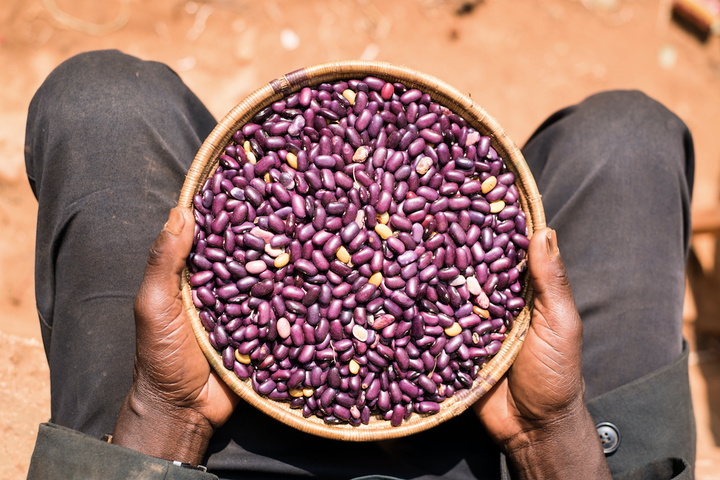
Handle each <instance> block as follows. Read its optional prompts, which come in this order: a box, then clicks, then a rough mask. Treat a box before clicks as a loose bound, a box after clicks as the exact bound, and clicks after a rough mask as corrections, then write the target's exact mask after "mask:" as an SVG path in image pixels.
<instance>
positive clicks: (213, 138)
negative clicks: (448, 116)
mask: <svg viewBox="0 0 720 480" xmlns="http://www.w3.org/2000/svg"><path fill="white" fill-rule="evenodd" d="M369 75H372V76H376V77H379V78H382V79H384V80H386V81H390V82H401V83H403V84H404V85H405V86H406V87H408V88H417V89H419V90H421V91H423V92H426V93H430V94H431V96H432V99H433V101H435V102H438V103H440V104H441V105H444V106H446V107H448V108H449V109H450V110H452V111H453V112H454V113H457V114H459V115H461V116H462V117H464V118H465V119H466V120H467V122H468V124H469V125H471V126H473V127H474V128H476V129H477V130H478V131H479V132H480V133H481V134H483V135H487V136H489V137H490V138H491V145H492V147H493V148H494V149H495V150H496V151H497V152H498V154H499V155H500V156H501V157H502V158H503V160H504V161H505V163H506V165H507V167H508V168H509V169H510V170H511V171H512V172H513V173H514V174H515V176H516V186H517V188H518V190H519V192H520V204H521V206H522V209H523V210H524V211H525V213H526V215H527V227H528V232H529V235H532V233H533V231H535V230H537V229H539V228H543V227H544V226H545V216H544V212H543V209H542V203H541V201H540V195H539V193H538V191H537V186H536V184H535V181H534V179H533V177H532V174H531V173H530V170H529V168H528V166H527V164H526V163H525V159H524V158H523V156H522V154H521V153H520V150H519V149H518V148H517V146H516V145H515V144H514V143H513V141H512V140H510V138H509V137H508V136H507V135H506V134H505V132H504V131H503V130H502V128H501V127H500V125H499V124H498V123H497V122H496V121H495V120H494V119H493V118H491V117H490V116H489V115H488V114H487V113H486V112H485V111H484V110H483V109H482V108H481V107H480V106H479V105H477V104H475V103H474V102H473V101H472V100H471V99H470V98H469V97H467V96H466V95H464V94H462V93H461V92H460V91H458V90H457V89H455V88H453V87H451V86H450V85H448V84H447V83H445V82H443V81H441V80H438V79H437V78H435V77H432V76H430V75H426V74H423V73H420V72H417V71H415V70H411V69H409V68H406V67H402V66H397V65H392V64H389V63H382V62H370V61H342V62H331V63H325V64H320V65H316V66H312V67H308V68H303V69H300V70H296V71H294V72H291V73H289V74H287V75H284V76H282V77H280V78H277V79H275V80H273V81H271V82H270V83H268V84H267V85H265V86H263V87H261V88H259V89H258V90H256V91H255V92H253V93H252V94H250V95H249V96H248V97H247V98H246V99H244V100H243V101H242V102H240V103H239V104H238V105H237V106H235V108H233V109H232V110H231V111H230V112H229V113H228V114H227V115H226V116H225V117H224V118H223V119H222V120H221V121H220V123H219V124H218V125H217V127H215V129H214V130H213V131H212V133H210V135H209V136H208V138H207V139H206V140H205V142H204V143H203V145H202V146H201V147H200V150H199V151H198V153H197V155H196V157H195V160H194V161H193V163H192V166H191V167H190V171H189V172H188V175H187V178H186V180H185V184H184V185H183V188H182V191H181V194H180V200H179V202H178V205H179V206H182V207H186V208H192V202H193V196H194V195H195V194H196V193H198V192H199V191H200V189H201V187H202V185H203V183H204V181H205V180H206V178H207V177H208V176H210V175H212V174H213V173H214V171H215V169H216V167H217V165H218V156H219V155H220V154H221V153H222V152H223V150H224V148H225V146H227V145H228V144H229V143H230V142H231V140H232V135H233V133H234V132H235V131H236V130H237V129H238V128H240V127H242V126H243V125H244V124H245V123H247V122H248V121H250V120H251V119H252V117H253V116H254V115H255V113H257V112H258V111H260V110H261V109H263V108H265V107H267V106H268V105H270V104H272V103H273V102H275V101H278V100H280V99H282V98H283V97H286V96H288V95H290V94H292V93H294V92H297V91H299V90H300V89H301V88H303V87H305V86H313V85H318V84H320V83H324V82H334V81H339V80H348V79H351V78H358V79H363V78H365V77H366V76H369ZM187 278H188V272H187V270H186V271H185V275H183V285H182V295H183V302H184V305H185V309H186V311H187V313H188V316H189V318H190V321H191V323H192V327H193V330H194V332H195V336H196V338H197V341H198V343H199V344H200V347H201V348H202V350H203V352H204V353H205V356H206V357H207V359H208V361H209V362H210V364H211V365H212V367H213V368H214V369H215V371H216V372H217V373H218V374H219V375H220V377H221V378H222V379H223V380H224V381H225V382H226V383H227V384H228V385H229V386H230V387H231V388H232V389H233V390H234V391H235V393H237V394H238V395H239V396H240V397H241V398H243V399H244V400H245V401H246V402H248V403H250V404H251V405H253V406H255V407H256V408H258V409H260V410H261V411H263V412H264V413H266V414H268V415H270V416H271V417H273V418H275V419H277V420H279V421H281V422H283V423H285V424H287V425H290V426H292V427H294V428H297V429H299V430H301V431H303V432H306V433H311V434H314V435H319V436H322V437H327V438H331V439H335V440H346V441H375V440H385V439H390V438H397V437H402V436H405V435H410V434H413V433H417V432H420V431H422V430H426V429H428V428H431V427H433V426H435V425H438V424H440V423H442V422H444V421H446V420H448V419H450V418H452V417H455V416H457V415H459V414H461V413H462V412H463V411H464V410H465V409H467V408H468V407H469V406H471V405H472V404H473V403H475V402H476V401H477V400H478V399H479V398H480V397H482V396H483V395H484V394H485V393H486V392H487V391H488V390H490V389H491V388H492V387H493V385H495V383H497V382H498V381H499V380H500V378H501V377H502V376H503V374H504V373H505V372H506V371H507V369H508V368H509V367H510V365H512V363H513V361H514V360H515V357H516V356H517V354H518V352H519V350H520V348H521V347H522V344H523V341H524V339H525V335H526V333H527V331H528V327H529V324H530V316H531V311H532V305H533V304H532V291H531V289H530V288H528V287H527V286H526V288H525V290H524V292H523V296H524V299H525V302H526V306H525V308H524V309H523V310H522V311H521V313H520V314H519V315H518V316H517V318H516V319H515V322H514V324H513V327H512V329H511V330H510V331H509V332H508V335H507V338H506V339H505V341H504V342H503V344H502V348H501V349H500V351H499V352H498V353H497V354H496V355H495V356H494V357H493V358H492V359H491V360H490V361H489V362H487V363H486V364H485V365H484V367H483V368H482V370H481V371H480V373H479V374H478V376H477V378H476V379H475V382H474V384H473V387H472V388H471V389H468V390H461V391H458V392H456V394H455V396H453V397H451V398H449V399H447V400H445V401H444V402H443V403H442V404H441V408H440V412H439V413H437V414H435V415H422V414H418V413H413V414H412V415H411V416H410V418H409V419H408V420H406V421H404V422H403V423H402V425H400V426H398V427H393V426H392V425H391V424H390V422H389V421H386V420H382V419H378V418H375V417H373V418H372V419H371V421H370V423H369V424H368V425H360V426H352V425H349V424H340V425H328V424H326V423H325V422H324V421H323V420H322V419H320V418H317V417H315V416H311V417H310V418H305V417H303V415H302V409H298V410H294V409H291V408H290V407H289V404H287V403H284V402H277V401H273V400H270V399H268V398H266V397H263V396H260V395H258V394H257V393H255V391H254V390H253V389H252V386H251V384H250V382H249V381H242V380H240V379H238V378H237V376H236V375H235V374H234V372H231V371H228V370H226V369H225V368H224V366H223V362H222V358H221V356H220V354H219V353H218V352H217V351H216V350H215V349H214V348H213V347H212V346H211V344H210V341H209V339H208V335H207V332H206V331H205V329H204V327H203V325H202V322H201V321H200V318H199V316H198V312H197V310H196V309H195V306H194V305H193V301H192V296H191V291H190V286H189V284H188V283H187Z"/></svg>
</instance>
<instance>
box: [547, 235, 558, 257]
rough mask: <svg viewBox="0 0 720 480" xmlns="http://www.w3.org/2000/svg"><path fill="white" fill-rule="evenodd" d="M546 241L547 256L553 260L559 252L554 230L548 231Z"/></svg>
mask: <svg viewBox="0 0 720 480" xmlns="http://www.w3.org/2000/svg"><path fill="white" fill-rule="evenodd" d="M545 240H546V244H545V245H546V247H547V254H548V257H549V258H551V259H552V258H554V257H555V256H556V255H557V254H558V253H560V251H559V250H558V246H557V234H556V233H555V230H548V232H547V237H545Z"/></svg>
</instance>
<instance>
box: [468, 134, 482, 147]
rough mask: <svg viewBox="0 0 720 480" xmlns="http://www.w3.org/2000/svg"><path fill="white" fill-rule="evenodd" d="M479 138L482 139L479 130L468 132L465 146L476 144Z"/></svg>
mask: <svg viewBox="0 0 720 480" xmlns="http://www.w3.org/2000/svg"><path fill="white" fill-rule="evenodd" d="M478 140H480V134H479V133H478V132H468V136H467V140H466V141H465V146H466V147H469V146H470V145H475V144H476V143H477V142H478Z"/></svg>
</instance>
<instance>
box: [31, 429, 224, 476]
mask: <svg viewBox="0 0 720 480" xmlns="http://www.w3.org/2000/svg"><path fill="white" fill-rule="evenodd" d="M27 478H28V479H29V480H41V479H42V480H77V479H80V478H82V479H87V480H91V479H98V480H101V479H102V480H127V479H136V480H213V479H214V480H217V477H216V476H215V475H212V474H209V473H205V472H202V471H200V470H195V469H191V468H184V467H179V466H176V465H173V463H172V462H168V461H166V460H160V459H158V458H153V457H149V456H147V455H143V454H142V453H140V452H136V451H135V450H130V449H129V448H125V447H121V446H118V445H113V444H110V443H106V442H102V441H100V440H97V439H95V438H92V437H88V436H87V435H84V434H82V433H79V432H76V431H75V430H72V429H69V428H66V427H61V426H59V425H52V424H48V423H43V424H41V425H40V429H39V430H38V438H37V442H36V444H35V451H34V452H33V456H32V459H31V461H30V469H29V471H28V477H27Z"/></svg>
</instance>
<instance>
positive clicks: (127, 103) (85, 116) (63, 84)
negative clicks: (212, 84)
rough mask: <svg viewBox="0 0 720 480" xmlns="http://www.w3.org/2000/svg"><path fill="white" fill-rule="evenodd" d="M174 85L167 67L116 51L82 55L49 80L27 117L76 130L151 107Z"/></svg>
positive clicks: (63, 66)
mask: <svg viewBox="0 0 720 480" xmlns="http://www.w3.org/2000/svg"><path fill="white" fill-rule="evenodd" d="M177 82H180V79H179V77H178V76H177V75H176V74H175V73H174V72H173V71H172V70H170V69H169V68H168V67H167V66H165V65H163V64H160V63H156V62H148V61H143V60H140V59H138V58H136V57H133V56H130V55H126V54H124V53H122V52H120V51H118V50H99V51H92V52H86V53H81V54H79V55H76V56H74V57H72V58H70V59H68V60H66V61H65V62H63V63H62V64H60V65H59V66H58V67H57V68H55V70H53V72H52V73H51V74H50V75H49V76H48V77H47V79H46V80H45V82H44V83H43V84H42V86H41V87H40V89H39V90H38V91H37V93H36V94H35V97H34V98H33V102H32V104H31V109H30V116H31V117H32V115H34V114H39V115H49V116H51V118H53V120H54V121H55V122H57V121H58V120H60V119H62V120H64V121H66V122H68V126H69V125H73V126H74V127H77V126H78V122H83V121H90V122H92V121H94V120H93V119H95V118H97V116H98V115H104V116H115V115H117V114H121V115H122V112H127V111H136V110H138V109H143V108H148V107H152V106H153V105H154V104H156V103H157V102H158V101H159V100H158V99H160V98H162V95H158V93H159V92H160V91H162V90H163V89H166V88H168V86H169V85H171V84H175V83H177ZM74 127H73V128H74Z"/></svg>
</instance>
